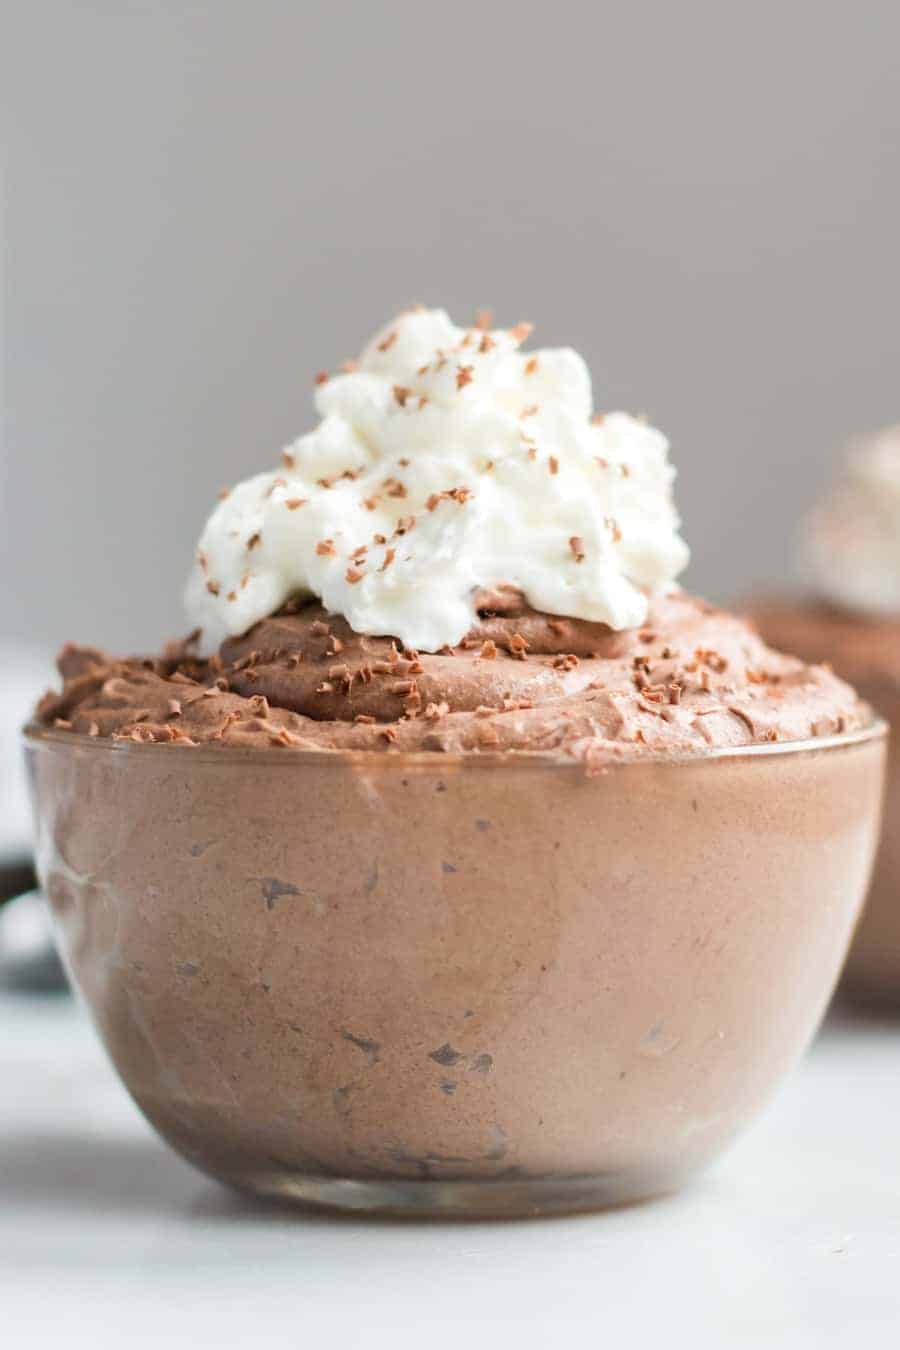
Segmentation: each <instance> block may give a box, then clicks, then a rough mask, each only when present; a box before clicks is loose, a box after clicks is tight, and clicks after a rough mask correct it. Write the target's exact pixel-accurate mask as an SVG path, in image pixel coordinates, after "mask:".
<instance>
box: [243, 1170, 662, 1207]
mask: <svg viewBox="0 0 900 1350" xmlns="http://www.w3.org/2000/svg"><path fill="white" fill-rule="evenodd" d="M226 1180H227V1184H229V1185H231V1186H235V1187H237V1189H238V1190H241V1191H243V1192H245V1193H251V1194H253V1195H257V1196H265V1197H267V1198H271V1199H277V1200H281V1201H285V1202H287V1203H289V1204H292V1205H297V1206H298V1207H302V1208H305V1209H314V1210H328V1211H332V1212H341V1213H344V1214H364V1215H370V1216H373V1217H379V1216H380V1217H384V1218H398V1219H524V1218H539V1217H541V1216H543V1215H548V1216H549V1215H554V1214H578V1213H588V1212H591V1211H596V1210H602V1209H614V1208H618V1207H620V1206H623V1205H632V1204H639V1203H641V1202H642V1201H646V1200H653V1199H657V1198H662V1197H663V1196H665V1195H668V1194H671V1193H672V1192H673V1191H676V1190H678V1189H679V1187H680V1185H681V1179H680V1178H679V1179H675V1178H672V1177H668V1178H661V1177H660V1176H659V1175H651V1174H648V1173H646V1172H641V1173H635V1172H632V1171H629V1172H623V1173H601V1174H597V1175H583V1176H570V1177H534V1178H522V1177H510V1178H500V1179H496V1178H491V1179H485V1180H483V1181H437V1180H426V1179H423V1180H418V1179H415V1180H410V1179H406V1178H403V1179H398V1178H387V1179H379V1180H365V1181H363V1180H359V1179H357V1178H349V1177H346V1178H345V1177H323V1176H303V1175H300V1174H297V1173H293V1172H292V1173H288V1172H281V1173H274V1172H267V1173H266V1174H264V1175H254V1176H253V1177H241V1178H235V1177H230V1178H227V1179H226Z"/></svg>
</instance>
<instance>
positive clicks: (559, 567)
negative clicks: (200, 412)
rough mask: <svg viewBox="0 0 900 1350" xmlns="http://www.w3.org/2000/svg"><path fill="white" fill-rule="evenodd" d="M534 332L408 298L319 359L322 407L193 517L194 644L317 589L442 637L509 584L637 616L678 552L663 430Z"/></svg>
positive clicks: (434, 646)
mask: <svg viewBox="0 0 900 1350" xmlns="http://www.w3.org/2000/svg"><path fill="white" fill-rule="evenodd" d="M529 331H530V326H529V325H527V324H519V325H517V326H516V327H514V328H511V329H501V330H496V331H488V329H487V326H486V325H483V324H476V326H475V327H473V328H458V327H456V326H455V325H454V324H453V323H452V322H451V321H450V319H449V317H448V316H447V314H446V313H445V312H444V311H443V310H440V309H437V310H424V309H415V310H410V311H407V312H405V313H403V314H401V315H400V316H399V317H398V318H396V319H395V320H394V321H393V322H391V323H389V324H388V325H386V327H384V328H383V329H382V330H381V331H380V332H379V333H377V334H376V336H375V337H374V338H373V339H372V341H371V342H370V343H369V345H368V346H367V347H366V349H365V351H364V352H363V354H362V356H361V358H360V360H359V361H358V362H356V363H349V364H348V366H347V367H345V368H344V371H343V373H340V374H337V375H334V376H330V377H329V376H325V375H321V376H319V377H318V378H317V387H316V408H317V411H318V413H319V415H320V417H321V421H320V422H319V425H318V426H317V427H316V428H315V430H313V431H311V432H309V433H308V434H307V435H305V436H301V437H300V439H299V440H297V441H295V442H294V443H293V444H292V445H290V446H288V447H287V449H286V450H284V452H283V454H282V457H281V458H282V462H281V465H280V466H279V467H278V468H277V469H275V470H274V471H271V472H268V473H262V474H258V475H256V476H255V477H253V478H249V479H247V480H246V481H245V482H243V483H240V484H239V485H238V486H237V487H235V488H233V489H232V490H231V491H230V492H228V493H227V494H225V495H224V497H223V499H222V500H221V501H220V503H219V505H218V506H217V507H216V509H215V510H214V511H213V513H212V515H211V516H210V518H209V520H208V521H207V524H206V527H205V529H204V530H203V534H202V536H201V538H200V541H199V546H198V550H197V559H196V563H195V566H194V569H193V571H192V574H191V577H190V580H189V582H188V587H187V593H186V607H187V610H188V615H189V617H190V620H191V622H192V623H194V624H195V625H196V626H198V627H199V628H201V629H202V634H203V644H204V647H206V648H211V647H213V646H215V645H217V644H218V643H219V642H220V641H221V640H222V639H223V638H225V637H227V636H232V635H237V634H241V633H243V632H246V630H247V629H248V628H250V627H251V625H253V624H254V623H256V622H257V621H258V620H260V619H263V618H265V617H267V616H268V615H271V614H273V613H274V612H275V611H276V610H278V609H279V608H280V606H281V605H283V604H284V603H285V601H287V600H288V599H289V598H291V597H294V596H301V597H310V596H315V597H318V598H319V599H320V600H321V601H322V604H323V605H324V606H325V607H326V608H327V609H328V610H330V611H331V612H332V613H335V614H340V615H342V616H343V617H344V618H345V619H346V620H347V621H348V623H349V624H350V626H351V628H353V629H354V630H355V632H357V633H360V634H381V635H386V634H389V635H392V636H394V637H397V638H399V639H400V641H401V642H402V643H403V644H404V645H405V646H407V647H413V648H417V649H419V650H422V651H437V650H439V649H440V648H441V647H443V646H445V645H451V646H452V645H455V644H456V643H458V642H459V641H460V640H461V638H462V637H463V636H464V635H465V634H466V633H467V632H468V630H469V629H470V628H471V627H472V625H473V623H474V622H475V619H476V614H475V602H474V596H475V593H476V591H478V590H479V589H484V588H490V587H492V586H495V585H498V584H501V583H505V584H508V585H513V586H516V587H518V588H519V589H520V590H521V591H522V592H523V593H524V595H525V596H526V597H527V599H528V601H529V602H530V604H531V605H532V606H533V607H534V608H535V609H537V610H542V611H544V612H546V613H549V614H558V615H563V616H570V617H573V618H580V619H590V620H594V621H598V622H602V623H606V624H608V625H609V626H610V627H611V628H614V629H623V628H631V627H634V626H637V625H640V624H642V623H643V622H644V620H645V618H646V615H647V607H648V597H649V596H651V595H654V594H658V593H660V592H664V591H665V590H667V589H669V588H670V587H671V585H672V583H673V582H674V579H675V577H676V576H677V575H678V573H679V572H680V571H681V569H682V568H683V567H684V566H685V564H686V563H687V559H688V550H687V547H686V545H685V543H684V541H683V540H682V539H681V538H680V536H679V534H678V525H679V521H678V516H677V514H676V512H675V508H674V505H673V501H672V480H673V478H674V469H673V468H672V467H671V465H670V464H669V461H668V441H667V440H666V438H665V436H663V435H662V433H661V432H659V431H657V430H655V429H654V428H653V427H651V426H648V425H647V424H646V423H645V422H644V421H642V420H641V419H639V418H635V417H631V416H629V415H627V414H626V413H621V412H613V413H607V414H606V415H604V416H602V417H592V401H591V381H590V375H589V373H588V370H587V367H586V365H585V363H584V361H583V360H582V358H581V357H580V356H579V355H578V353H577V352H574V351H572V350H570V349H568V348H563V349H559V350H546V351H534V352H525V351H522V350H521V345H522V343H523V341H524V340H525V338H526V337H527V336H528V333H529Z"/></svg>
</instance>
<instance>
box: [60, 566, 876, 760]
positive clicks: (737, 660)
mask: <svg viewBox="0 0 900 1350" xmlns="http://www.w3.org/2000/svg"><path fill="white" fill-rule="evenodd" d="M477 608H478V620H477V622H476V623H475V624H474V626H473V627H472V629H471V630H470V631H469V633H468V634H467V635H466V636H465V637H464V638H463V639H462V641H461V642H460V643H458V644H457V645H456V646H454V647H447V648H445V649H443V650H442V651H440V652H434V653H430V652H419V651H416V650H412V649H409V648H405V647H404V646H403V645H402V644H401V643H398V642H396V641H395V640H393V639H391V638H383V637H366V636H360V635H359V634H356V633H354V632H353V631H352V630H351V629H350V627H349V625H348V624H347V622H346V620H345V619H344V618H342V617H341V616H339V615H334V614H328V613H327V612H326V611H325V610H324V609H323V608H322V607H321V605H319V604H316V603H313V602H309V603H289V604H288V605H287V606H286V607H284V608H283V609H282V610H281V611H280V612H279V613H278V614H276V615H273V616H272V618H269V619H263V620H261V621H260V622H259V623H258V624H255V625H254V627H253V628H251V629H250V631H249V632H248V633H247V634H245V635H244V636H243V637H240V638H229V639H226V641H224V642H223V643H222V646H221V649H220V651H219V652H218V653H217V654H216V655H215V656H213V657H211V658H210V659H208V660H204V659H201V658H198V657H195V656H193V655H192V654H191V645H190V644H186V645H185V646H182V647H178V648H174V649H173V650H172V651H171V652H169V653H168V654H167V655H166V656H164V657H162V658H160V659H155V660H139V659H132V660H127V661H116V660H113V659H111V658H109V657H107V656H104V655H103V654H102V653H100V652H97V651H95V650H93V649H91V648H79V647H69V648H66V649H65V650H64V651H63V653H62V655H61V657H60V662H59V665H60V671H61V673H62V676H63V688H62V692H61V693H60V694H55V693H54V694H50V695H48V696H47V697H46V698H45V699H44V701H43V702H42V704H41V707H40V710H39V716H40V719H41V721H42V722H43V723H44V724H46V725H51V726H57V727H60V726H61V727H63V728H64V729H66V730H72V731H74V732H77V733H81V734H86V735H89V736H112V737H114V738H116V739H120V740H121V739H125V740H132V741H147V742H150V741H159V742H163V743H171V744H178V745H212V746H222V747H225V746H263V747H265V746H279V747H283V748H284V749H286V750H290V749H301V750H323V751H336V750H367V751H378V752H388V753H389V752H398V751H421V750H426V751H436V752H448V751H449V752H471V753H480V752H486V751H529V752H539V753H546V754H557V755H560V754H564V755H567V756H572V757H575V758H577V759H582V760H584V761H585V762H586V763H588V764H597V763H601V762H602V761H603V760H604V759H605V758H630V757H635V756H637V757H640V756H645V755H660V754H663V755H665V754H686V753H692V752H703V751H705V750H708V749H709V748H710V747H724V746H742V745H752V744H755V743H771V742H775V741H794V740H804V739H806V738H808V737H821V736H830V735H834V734H836V733H839V732H842V731H850V730H854V729H856V728H859V727H861V726H864V725H866V724H867V723H868V721H869V720H870V713H869V710H868V709H867V707H866V706H865V704H863V703H862V702H861V701H860V700H859V699H858V698H857V696H856V695H855V693H854V692H853V691H852V689H850V688H849V687H848V686H847V685H846V684H844V683H843V682H842V681H841V680H839V679H838V678H837V677H836V676H835V675H833V674H832V673H831V672H830V671H829V670H827V669H825V668H824V667H822V666H815V665H806V664H804V663H803V662H802V661H800V660H798V659H797V658H795V657H787V656H782V655H780V654H779V653H778V652H775V651H772V650H771V649H770V648H768V647H766V646H765V645H764V643H763V642H762V641H761V640H760V638H759V637H758V636H757V635H756V634H755V633H754V632H753V630H752V629H751V628H750V627H749V626H748V625H747V624H745V623H744V622H742V621H741V620H739V619H737V618H735V617H733V616H731V615H729V614H726V613H724V612H722V611H721V610H717V609H714V608H713V607H712V606H710V605H707V604H705V603H704V602H703V601H701V600H697V599H695V598H694V597H692V596H689V595H686V594H684V593H683V592H675V593H673V594H670V595H666V596H659V597H656V598H655V599H654V600H653V601H652V603H651V605H650V608H649V612H648V614H647V620H646V623H645V624H644V625H642V626H641V627H640V628H638V629H626V630H624V631H623V632H615V631H613V630H611V629H610V628H608V627H606V626H605V625H603V624H596V623H591V622H589V621H586V620H579V619H569V618H561V617H558V616H554V615H549V614H540V613H538V612H536V611H535V610H533V609H531V608H530V607H529V606H528V604H527V603H526V602H525V600H524V598H523V597H522V595H521V594H520V593H518V592H517V591H515V590H513V589H512V588H509V587H507V588H501V589H497V590H496V591H494V592H492V593H488V592H482V593H481V594H480V595H479V597H478V600H477Z"/></svg>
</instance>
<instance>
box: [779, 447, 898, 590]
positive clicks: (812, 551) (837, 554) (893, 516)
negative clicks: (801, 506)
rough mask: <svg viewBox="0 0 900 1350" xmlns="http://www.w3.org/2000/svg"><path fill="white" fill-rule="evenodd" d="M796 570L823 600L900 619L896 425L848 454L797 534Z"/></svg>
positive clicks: (852, 449) (853, 448)
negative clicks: (798, 558)
mask: <svg viewBox="0 0 900 1350" xmlns="http://www.w3.org/2000/svg"><path fill="white" fill-rule="evenodd" d="M801 562H802V565H803V568H804V571H805V573H806V575H807V577H808V579H809V581H810V582H811V584H812V585H813V586H814V587H815V589H816V590H817V591H818V592H819V593H820V594H821V595H822V596H823V598H825V599H826V600H830V601H832V602H833V603H834V604H836V605H840V606H842V607H843V608H846V609H855V610H861V611H863V612H864V613H869V614H877V615H884V614H892V615H896V614H900V425H898V426H892V427H886V428H884V429H883V430H882V431H879V432H878V433H876V434H875V435H874V436H871V437H869V438H867V439H865V440H861V441H859V442H857V443H856V444H855V445H853V446H851V447H850V450H849V452H848V454H847V456H846V459H845V461H844V463H843V466H842V468H841V470H840V472H839V473H838V475H837V477H836V479H835V482H834V483H833V485H832V487H831V489H830V491H829V493H828V495H827V496H826V497H825V499H824V500H823V501H822V502H821V503H820V504H819V505H818V506H817V507H815V509H814V510H813V511H812V512H811V513H810V515H809V517H808V519H807V520H806V522H805V523H804V526H803V529H802V533H801Z"/></svg>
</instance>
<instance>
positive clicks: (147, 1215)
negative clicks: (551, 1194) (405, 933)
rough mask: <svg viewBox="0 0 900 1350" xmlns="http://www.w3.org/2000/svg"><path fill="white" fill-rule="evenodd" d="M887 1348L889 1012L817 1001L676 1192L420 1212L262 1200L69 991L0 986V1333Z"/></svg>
mask: <svg viewBox="0 0 900 1350" xmlns="http://www.w3.org/2000/svg"><path fill="white" fill-rule="evenodd" d="M460 1332H462V1333H463V1335H464V1337H465V1340H466V1342H467V1344H468V1346H471V1347H480V1346H482V1345H484V1346H490V1347H491V1350H502V1347H504V1346H505V1345H506V1344H507V1343H509V1344H511V1345H515V1346H516V1347H517V1350H522V1348H524V1350H527V1348H528V1347H532V1346H559V1345H564V1346H569V1345H581V1344H589V1345H592V1346H593V1345H596V1346H598V1347H599V1346H602V1347H608V1348H609V1350H620V1347H623V1346H632V1345H634V1346H644V1345H647V1346H665V1347H668V1346H671V1345H674V1346H680V1345H681V1344H682V1338H684V1337H687V1336H689V1337H690V1341H688V1342H686V1343H688V1344H690V1345H691V1347H692V1350H706V1347H716V1350H721V1347H723V1346H724V1347H731V1346H735V1347H743V1346H760V1347H763V1346H765V1347H766V1350H780V1347H790V1350H806V1347H815V1348H816V1350H829V1348H830V1347H837V1346H841V1347H847V1346H852V1347H853V1348H854V1350H873V1348H880V1347H882V1346H884V1347H892V1348H893V1347H896V1346H898V1345H900V1020H898V1021H897V1022H895V1023H894V1024H891V1023H889V1022H884V1023H879V1022H873V1021H867V1020H849V1019H848V1018H846V1017H841V1018H832V1019H831V1021H830V1022H829V1024H828V1025H827V1027H826V1029H825V1031H824V1032H823V1034H822V1035H821V1037H820V1039H819V1040H818V1042H817V1044H816V1046H815V1047H814V1049H813V1051H812V1053H811V1055H810V1056H809V1058H808V1059H807V1060H806V1062H805V1064H804V1065H803V1067H802V1068H801V1070H800V1071H799V1072H798V1073H797V1074H796V1075H795V1076H794V1078H793V1079H792V1080H791V1081H790V1082H789V1083H788V1084H787V1085H786V1087H785V1088H784V1089H783V1090H782V1092H781V1095H780V1096H779V1098H778V1100H777V1101H776V1102H775V1104H774V1105H773V1106H772V1107H771V1108H770V1109H769V1111H768V1112H767V1114H766V1115H765V1117H764V1118H763V1119H762V1120H761V1121H760V1122H759V1123H758V1124H757V1125H756V1126H755V1127H754V1128H753V1129H752V1130H751V1131H750V1132H749V1133H748V1134H747V1135H746V1136H745V1137H744V1138H743V1139H742V1140H741V1141H740V1142H739V1144H738V1145H737V1146H736V1147H735V1148H734V1149H733V1150H732V1152H731V1153H730V1155H729V1156H728V1157H727V1158H726V1159H725V1160H723V1161H722V1162H721V1163H720V1164H719V1165H718V1166H717V1167H716V1168H715V1169H714V1170H713V1171H712V1172H711V1173H710V1174H709V1175H708V1176H707V1177H706V1179H704V1180H703V1181H701V1182H700V1183H699V1184H696V1185H695V1186H694V1187H693V1188H692V1189H690V1190H689V1191H687V1192H685V1193H684V1194H682V1195H681V1196H678V1197H676V1198H674V1199H671V1200H666V1201H662V1202H658V1203H655V1204H649V1205H644V1206H640V1207H637V1208H633V1209H626V1210H619V1211H617V1212H614V1213H609V1214H598V1215H590V1216H585V1217H579V1218H571V1219H551V1220H544V1221H530V1222H520V1223H477V1224H475V1223H456V1224H444V1225H436V1224H432V1225H426V1226H419V1225H415V1224H411V1223H403V1224H396V1223H395V1224H388V1223H376V1222H371V1221H369V1222H365V1221H358V1220H356V1219H331V1218H319V1217H306V1216H302V1215H299V1214H294V1213H290V1214H285V1213H283V1212H281V1211H278V1212H272V1211H271V1210H269V1209H267V1208H266V1207H264V1206H262V1205H260V1206H256V1205H254V1204H252V1203H249V1202H246V1201H243V1200H240V1199H237V1198H236V1197H234V1196H232V1195H231V1194H230V1193H229V1192H227V1191H225V1190H223V1189H221V1188H219V1187H218V1186H217V1185H216V1184H215V1183H213V1182H210V1181H207V1180H206V1179H205V1178H204V1177H202V1176H200V1175H199V1174H198V1173H195V1172H194V1171H193V1170H192V1169H191V1168H190V1167H188V1166H187V1164H185V1163H183V1162H182V1161H181V1160H180V1159H178V1158H177V1157H175V1156H174V1155H173V1154H171V1153H170V1152H169V1151H168V1150H167V1149H166V1148H165V1146H164V1145H163V1144H161V1143H160V1142H158V1141H157V1139H156V1138H155V1136H154V1135H153V1134H152V1133H151V1131H150V1129H149V1127H148V1126H147V1125H146V1124H145V1123H144V1122H143V1120H142V1119H141V1117H140V1116H139V1115H138V1113H137V1111H136V1109H135V1108H134V1107H133V1106H132V1105H131V1103H130V1101H129V1099H128V1098H127V1097H126V1095H125V1092H124V1090H123V1089H122V1088H121V1087H120V1086H119V1084H118V1082H117V1080H116V1078H115V1077H114V1075H113V1072H112V1070H111V1069H110V1068H109V1067H108V1065H107V1063H106V1061H105V1059H104V1057H103V1054H102V1052H101V1050H100V1048H99V1045H98V1044H97V1042H96V1040H95V1038H94V1035H93V1033H92V1031H91V1029H90V1027H89V1025H88V1023H87V1021H86V1019H85V1017H84V1015H83V1014H82V1013H81V1012H79V1011H78V1010H76V1008H75V1006H74V1005H73V1004H72V1003H71V1002H69V1001H67V1000H63V999H58V1000H53V999H39V998H35V997H31V998H27V997H11V996H2V997H0V1345H2V1346H3V1347H4V1350H6V1348H7V1347H8V1348H9V1350H17V1348H18V1347H20V1346H21V1347H25V1346H27V1347H38V1348H39V1347H42V1346H44V1345H51V1344H52V1345H54V1346H57V1345H64V1346H65V1350H74V1348H75V1347H80V1346H82V1345H83V1346H90V1347H91V1350H102V1348H103V1347H106V1346H110V1347H120V1346H122V1347H125V1346H127V1347H143V1346H154V1347H165V1350H171V1347H181V1346H207V1345H209V1346H215V1347H217V1350H221V1348H222V1347H228V1346H232V1345H253V1346H260V1345H263V1344H265V1343H266V1340H267V1339H268V1340H269V1341H270V1342H271V1339H272V1338H273V1337H274V1338H275V1344H278V1345H282V1344H284V1345H289V1346H293V1345H297V1346H307V1345H308V1346H310V1347H318V1346H326V1347H328V1350H343V1347H366V1350H369V1347H382V1346H384V1347H391V1350H405V1347H407V1346H416V1347H437V1348H438V1350H440V1348H441V1347H444V1346H450V1345H454V1346H457V1345H458V1333H460Z"/></svg>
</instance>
